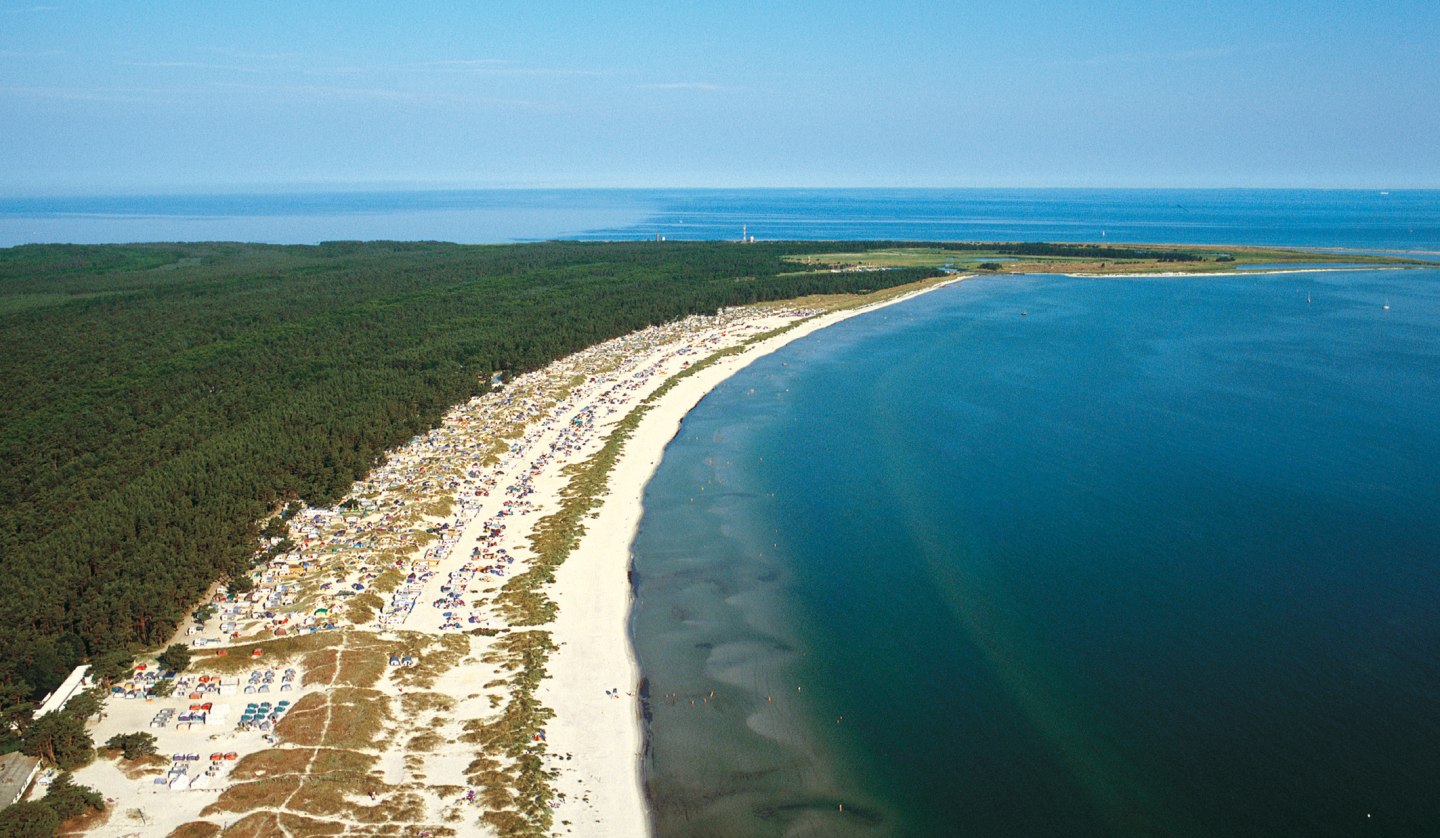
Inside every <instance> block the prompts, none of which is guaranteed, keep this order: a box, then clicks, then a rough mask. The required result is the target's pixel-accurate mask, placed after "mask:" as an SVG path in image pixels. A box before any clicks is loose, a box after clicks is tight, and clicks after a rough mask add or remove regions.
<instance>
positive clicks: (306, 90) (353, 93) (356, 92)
mask: <svg viewBox="0 0 1440 838" xmlns="http://www.w3.org/2000/svg"><path fill="white" fill-rule="evenodd" d="M212 87H220V88H225V89H227V90H250V91H256V92H262V93H283V94H291V95H300V96H320V97H324V98H326V99H342V100H343V99H350V100H359V101H376V102H398V103H401V104H414V105H483V106H501V107H514V108H540V107H543V106H542V105H541V104H540V103H538V102H532V101H529V100H525V99H496V98H488V97H482V96H455V95H451V94H445V93H431V92H428V91H417V90H397V89H394V88H385V87H345V86H342V85H324V84H292V85H264V84H240V83H220V82H216V83H214V84H213V85H212Z"/></svg>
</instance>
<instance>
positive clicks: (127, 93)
mask: <svg viewBox="0 0 1440 838" xmlns="http://www.w3.org/2000/svg"><path fill="white" fill-rule="evenodd" d="M173 93H174V91H172V90H154V89H145V88H103V87H102V88H82V87H0V96H20V97H25V98H28V99H59V100H63V101H69V102H126V103H136V102H139V103H144V104H164V103H165V101H164V100H163V99H162V98H157V97H163V96H168V95H170V94H173Z"/></svg>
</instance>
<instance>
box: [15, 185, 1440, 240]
mask: <svg viewBox="0 0 1440 838" xmlns="http://www.w3.org/2000/svg"><path fill="white" fill-rule="evenodd" d="M742 232H743V233H748V234H749V235H753V236H755V237H757V238H760V239H871V240H874V239H906V240H935V239H948V240H957V239H980V240H1003V241H1021V240H1023V241H1041V240H1048V241H1117V242H1175V243H1215V244H1276V245H1297V246H1307V247H1347V248H1357V249H1366V250H1391V249H1400V250H1428V251H1440V191H1435V190H1430V191H1425V190H1408V191H1407V190H1392V191H1389V192H1381V191H1378V190H1275V189H1270V190H1263V189H1262V190H1223V189H1221V190H1194V189H731V190H718V189H710V190H706V189H668V190H667V189H632V190H624V189H611V190H604V189H602V190H472V191H428V192H341V193H297V194H261V195H164V196H129V197H59V198H23V197H6V196H0V246H11V245H16V244H25V243H34V242H73V243H82V244H96V243H105V242H137V241H254V242H271V243H277V244H314V243H317V242H320V241H328V240H342V239H391V240H431V241H436V240H438V241H453V242H461V243H491V242H509V241H533V240H542V239H552V238H565V239H587V240H590V239H596V240H599V239H652V238H654V237H656V236H664V237H666V238H668V239H715V240H725V239H739V238H740V236H741V234H742Z"/></svg>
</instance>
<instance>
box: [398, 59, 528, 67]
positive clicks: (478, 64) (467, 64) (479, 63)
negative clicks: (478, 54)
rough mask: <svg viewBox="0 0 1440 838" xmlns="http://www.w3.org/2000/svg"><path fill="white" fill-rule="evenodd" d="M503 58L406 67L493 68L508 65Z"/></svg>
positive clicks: (440, 62)
mask: <svg viewBox="0 0 1440 838" xmlns="http://www.w3.org/2000/svg"><path fill="white" fill-rule="evenodd" d="M509 63H510V62H509V61H507V60H505V59H504V58H451V59H448V60H444V61H422V62H420V63H419V64H408V65H406V66H408V67H494V66H496V65H498V64H509Z"/></svg>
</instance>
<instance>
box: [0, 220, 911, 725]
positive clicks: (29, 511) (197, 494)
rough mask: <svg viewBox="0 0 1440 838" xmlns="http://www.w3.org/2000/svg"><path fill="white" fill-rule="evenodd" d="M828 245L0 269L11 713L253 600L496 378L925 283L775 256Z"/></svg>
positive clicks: (175, 250) (33, 253) (1, 507)
mask: <svg viewBox="0 0 1440 838" xmlns="http://www.w3.org/2000/svg"><path fill="white" fill-rule="evenodd" d="M873 245H874V243H870V244H867V245H857V246H873ZM836 246H837V244H836V243H835V242H824V243H809V244H807V243H784V244H780V243H755V244H749V245H740V244H736V243H714V242H704V243H702V242H697V243H679V242H666V243H658V242H656V243H651V242H628V243H577V242H548V243H539V244H528V245H505V246H461V245H451V244H440V243H433V242H431V243H425V242H418V243H399V242H369V243H360V242H329V243H325V244H321V245H318V246H283V247H282V246H263V245H244V244H224V243H208V244H150V245H113V246H69V245H27V246H23V247H15V248H10V249H8V250H0V396H3V397H0V701H6V702H10V704H7V705H6V706H7V707H8V706H12V705H13V702H14V701H15V700H17V699H16V698H15V697H16V696H28V697H30V698H32V699H33V698H39V697H40V696H43V695H44V694H45V693H46V692H48V691H50V690H52V689H53V688H54V687H55V686H56V685H57V684H59V683H60V681H61V680H62V679H63V678H64V677H65V675H66V674H67V673H68V672H69V671H70V669H71V668H73V667H74V666H75V665H76V664H77V663H79V662H82V661H84V660H87V659H91V658H93V657H96V656H100V655H105V654H106V653H110V652H120V651H123V650H125V649H127V648H130V647H133V646H136V645H148V646H153V645H156V644H159V643H163V642H166V641H167V640H168V639H169V638H170V637H171V635H172V634H173V633H174V631H175V629H176V628H177V627H178V626H179V624H180V621H181V620H182V619H183V618H184V615H185V612H186V609H187V608H188V607H190V606H191V605H192V604H193V603H194V602H195V600H196V599H198V598H199V597H200V596H201V595H202V594H203V593H204V591H205V590H206V589H207V588H208V587H209V586H210V585H211V584H212V583H213V582H214V581H216V580H217V579H221V578H226V577H230V578H234V579H237V580H243V579H244V578H245V577H244V573H245V571H247V570H248V568H249V565H250V561H251V558H252V556H253V555H254V549H255V546H256V543H257V541H256V540H257V538H258V537H259V534H260V531H261V528H262V527H264V526H265V524H266V522H267V521H269V520H271V519H272V518H273V516H274V515H275V514H276V513H277V512H278V511H280V510H281V509H282V508H283V509H285V510H286V511H288V512H290V513H291V514H293V510H294V509H296V508H298V507H297V506H296V505H295V502H296V501H298V500H302V499H303V500H304V501H306V502H310V503H332V502H334V501H335V500H337V499H338V498H339V497H340V496H342V495H343V493H344V492H345V491H346V489H347V488H348V487H349V486H350V484H351V483H352V482H353V481H354V480H355V479H356V478H358V477H360V476H361V475H363V474H364V473H365V472H366V471H368V470H369V469H370V468H371V467H372V466H373V465H374V464H376V462H377V461H378V459H379V458H380V457H381V455H382V454H383V452H384V451H385V450H386V449H388V448H391V447H393V446H395V445H398V444H400V443H402V442H404V441H405V440H406V439H408V438H410V437H412V436H414V435H415V434H417V433H420V432H422V431H424V430H425V429H427V428H429V427H431V426H433V425H434V424H435V423H436V422H437V421H438V420H439V418H440V417H441V415H442V414H443V413H444V411H445V410H446V409H447V408H448V407H450V406H451V405H453V404H456V403H458V402H461V401H464V400H465V399H467V398H469V397H471V396H474V395H478V394H479V393H481V392H483V391H484V390H485V389H486V388H487V386H488V382H489V380H490V378H491V374H492V373H494V372H497V371H499V372H503V373H504V374H511V375H513V374H518V373H522V372H525V371H528V370H533V369H536V368H539V367H541V366H543V365H545V364H546V363H548V362H550V361H552V360H554V359H556V358H559V357H562V356H564V355H566V354H568V353H571V352H574V351H577V350H579V349H582V348H584V347H586V346H589V345H591V344H594V343H596V342H599V341H602V340H605V339H608V338H611V337H615V336H617V335H621V334H624V333H626V332H629V331H633V330H635V329H638V328H642V327H645V326H648V325H652V324H655V323H660V322H664V321H668V320H673V319H675V318H678V317H683V316H685V315H689V314H697V313H708V312H713V311H715V310H716V309H717V308H720V307H724V306H730V305H737V304H744V303H752V302H757V301H764V300H776V299H785V298H791V297H795V296H799V295H804V294H811V293H819V292H826V293H834V292H854V291H861V290H872V289H877V288H883V287H888V286H892V285H897V284H901V283H904V282H909V281H913V280H915V279H918V278H920V277H922V276H926V275H929V273H930V272H929V271H928V270H914V269H906V270H889V271H880V272H866V273H845V272H841V273H834V272H830V271H828V270H804V269H800V268H799V267H798V266H797V265H796V264H795V263H793V262H788V261H785V260H784V258H783V257H784V256H786V255H790V254H804V253H818V252H822V251H824V250H833V249H835V247H836ZM275 531H277V530H276V529H275V528H272V529H271V530H270V532H275ZM112 657H114V660H119V658H120V657H123V655H119V656H112ZM7 712H8V711H7Z"/></svg>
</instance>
